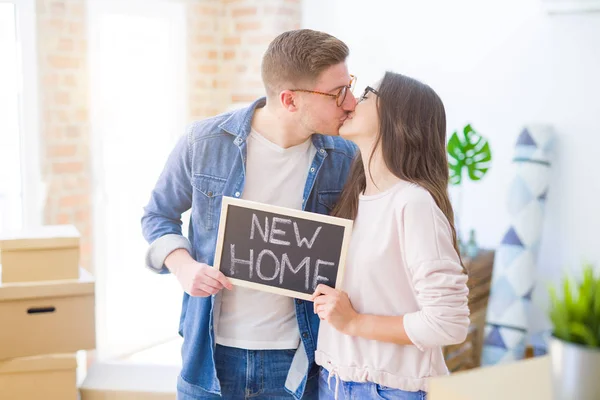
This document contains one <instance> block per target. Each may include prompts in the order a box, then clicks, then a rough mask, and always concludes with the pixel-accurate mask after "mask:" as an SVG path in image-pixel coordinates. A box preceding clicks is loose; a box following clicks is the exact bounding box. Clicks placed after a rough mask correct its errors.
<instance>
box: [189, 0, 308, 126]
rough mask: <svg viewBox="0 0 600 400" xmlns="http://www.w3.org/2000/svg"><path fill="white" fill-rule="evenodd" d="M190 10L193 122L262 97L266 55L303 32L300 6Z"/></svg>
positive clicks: (268, 0) (281, 1) (271, 0)
mask: <svg viewBox="0 0 600 400" xmlns="http://www.w3.org/2000/svg"><path fill="white" fill-rule="evenodd" d="M188 10H189V13H188V27H189V35H188V47H189V55H190V58H189V61H188V69H189V71H190V77H189V78H190V83H189V87H190V97H189V100H190V118H191V119H197V118H202V117H207V116H210V115H215V114H217V113H219V112H222V111H224V110H227V109H229V108H231V107H233V106H235V105H236V104H245V103H248V102H250V101H252V100H254V99H256V97H258V96H262V95H263V93H264V88H263V85H262V82H261V77H260V62H261V59H262V55H263V53H264V51H265V50H266V48H267V46H268V44H269V42H270V41H271V40H272V39H273V38H274V37H275V36H277V35H278V34H279V33H281V32H284V31H287V30H290V29H298V28H299V27H300V18H301V2H300V0H201V1H194V2H191V3H190V4H189V5H188Z"/></svg>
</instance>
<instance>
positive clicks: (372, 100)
mask: <svg viewBox="0 0 600 400" xmlns="http://www.w3.org/2000/svg"><path fill="white" fill-rule="evenodd" d="M357 101H358V104H357V105H356V108H355V110H354V111H353V112H351V113H350V114H348V118H346V120H345V121H344V123H343V125H342V126H341V128H340V136H341V137H343V138H344V139H347V140H350V141H352V142H354V143H357V144H359V145H360V144H367V143H372V142H373V141H374V140H375V138H376V137H377V134H378V132H379V115H378V114H377V90H375V89H373V88H371V87H369V86H367V88H366V89H365V91H364V93H363V94H362V96H360V97H359V98H358V99H357Z"/></svg>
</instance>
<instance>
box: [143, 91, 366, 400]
mask: <svg viewBox="0 0 600 400" xmlns="http://www.w3.org/2000/svg"><path fill="white" fill-rule="evenodd" d="M264 104H265V99H264V98H261V99H258V100H257V101H255V102H254V103H253V104H252V105H250V106H249V107H247V108H243V109H239V110H236V111H232V112H228V113H225V114H222V115H219V116H216V117H213V118H209V119H206V120H202V121H198V122H195V123H194V124H192V125H191V127H190V128H189V131H188V133H187V135H185V136H183V137H182V138H181V139H180V140H179V142H178V143H177V145H176V146H175V149H174V150H173V151H172V153H171V154H170V156H169V158H168V160H167V163H166V166H165V168H164V170H163V172H162V174H161V175H160V177H159V179H158V182H157V184H156V186H155V188H154V190H153V191H152V194H151V197H150V201H149V203H148V205H147V206H146V207H145V208H144V216H143V217H142V230H143V234H144V237H145V239H146V240H147V241H148V242H149V243H150V248H149V250H148V253H147V255H146V264H147V265H148V267H149V268H151V269H153V270H154V271H156V272H159V273H167V272H168V270H167V269H166V267H165V266H164V260H165V258H166V257H167V256H168V255H169V253H171V252H172V251H173V250H175V249H178V248H184V249H187V250H188V251H189V252H190V254H191V255H192V257H193V258H194V259H195V260H196V261H198V262H201V263H206V264H208V265H212V263H213V261H214V256H215V248H216V241H217V231H218V224H219V216H220V211H221V200H222V198H223V196H231V197H240V196H241V194H242V191H243V189H244V182H245V165H246V141H247V138H248V136H249V134H250V128H251V122H252V117H253V115H254V111H255V109H256V108H257V107H263V106H264ZM312 142H313V144H314V146H315V148H316V149H317V152H316V155H315V158H314V160H313V161H312V164H311V167H310V170H309V172H308V178H307V181H306V185H305V188H304V193H302V196H303V201H302V207H303V209H304V210H306V211H311V212H315V213H320V214H329V213H330V212H331V210H332V208H333V206H334V204H335V202H336V201H337V199H338V197H339V195H340V192H341V190H342V187H343V185H344V183H345V181H346V178H347V175H348V172H349V169H350V165H351V162H352V159H353V158H354V155H355V154H356V147H355V146H354V145H353V144H351V143H350V142H347V141H345V140H343V139H341V138H339V137H333V136H324V135H320V134H314V135H313V136H312ZM299 195H300V194H299ZM190 208H191V216H190V225H189V229H188V237H189V240H188V239H186V238H185V237H184V236H182V231H181V224H182V222H181V214H182V213H184V212H185V211H187V210H189V209H190ZM218 300H219V296H218V295H216V296H209V297H192V296H189V295H188V294H187V293H185V294H184V296H183V305H182V310H181V319H180V325H179V334H180V335H182V336H183V338H184V342H183V348H182V358H183V360H182V361H183V367H182V370H181V374H180V376H179V380H178V387H179V388H180V389H181V390H184V391H185V392H187V393H190V394H193V393H198V392H199V391H200V390H203V391H208V392H211V393H214V394H220V391H221V388H220V385H219V380H218V379H217V374H216V369H215V363H214V350H215V345H216V344H215V335H214V323H215V321H216V320H217V319H218V315H215V313H214V311H215V312H218V303H219V302H218ZM215 303H217V307H216V306H215ZM295 306H296V318H297V321H298V327H299V329H300V338H301V342H300V346H299V348H298V350H297V351H296V353H295V356H294V359H293V361H292V365H291V367H290V371H289V372H288V377H287V381H286V385H285V386H286V389H287V390H288V391H289V392H290V393H291V394H293V395H294V397H296V398H298V399H299V398H301V397H302V394H303V392H304V388H305V385H306V380H307V378H308V374H309V372H311V371H316V368H315V367H314V352H315V349H316V344H317V333H318V328H319V318H318V315H316V314H314V313H313V307H312V303H311V302H307V301H304V300H300V299H296V300H295ZM311 373H312V372H311Z"/></svg>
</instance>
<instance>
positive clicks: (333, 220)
mask: <svg viewBox="0 0 600 400" xmlns="http://www.w3.org/2000/svg"><path fill="white" fill-rule="evenodd" d="M230 205H234V206H238V207H242V208H246V209H251V210H258V211H265V212H271V213H275V214H280V215H285V216H289V217H294V218H300V219H305V220H311V221H316V222H322V223H325V224H329V225H337V226H341V227H343V228H344V236H343V240H342V248H341V253H340V259H339V261H338V270H337V271H338V272H337V279H336V282H335V288H336V289H340V288H341V286H342V282H343V279H344V272H345V269H346V255H347V253H348V247H349V245H350V237H351V234H352V226H353V221H352V220H349V219H343V218H338V217H332V216H329V215H323V214H317V213H312V212H308V211H300V210H293V209H289V208H285V207H278V206H272V205H269V204H264V203H258V202H255V201H250V200H242V199H238V198H234V197H228V196H223V200H222V205H221V217H220V220H219V232H218V236H217V246H216V251H215V259H214V263H213V267H214V268H216V269H218V270H220V269H221V257H222V252H223V244H224V242H225V231H226V226H225V225H226V221H227V212H228V209H229V206H230ZM228 279H229V280H230V281H231V283H232V284H234V285H237V286H242V287H247V288H250V289H256V290H261V291H266V292H271V293H275V294H280V295H283V296H288V297H293V298H296V299H303V300H309V301H310V300H311V295H309V294H306V293H303V292H298V291H295V290H289V289H284V288H279V287H273V286H270V285H266V284H261V283H255V282H249V281H247V280H243V279H237V278H231V277H228Z"/></svg>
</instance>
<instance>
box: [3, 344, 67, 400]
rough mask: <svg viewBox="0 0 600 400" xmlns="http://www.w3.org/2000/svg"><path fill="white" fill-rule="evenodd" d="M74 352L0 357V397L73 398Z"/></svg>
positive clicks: (31, 399) (28, 399)
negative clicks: (9, 358) (5, 358)
mask: <svg viewBox="0 0 600 400" xmlns="http://www.w3.org/2000/svg"><path fill="white" fill-rule="evenodd" d="M76 371H77V361H76V358H75V355H74V354H55V355H49V356H38V357H26V358H14V359H11V360H6V361H0V399H3V400H4V399H6V400H9V399H10V400H37V399H44V400H77V374H76Z"/></svg>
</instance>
